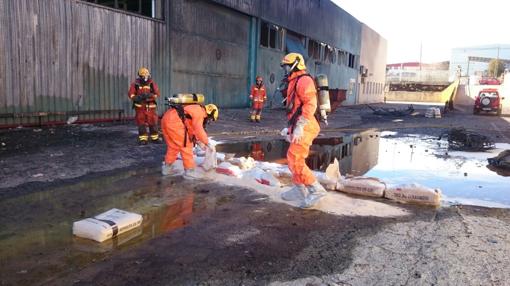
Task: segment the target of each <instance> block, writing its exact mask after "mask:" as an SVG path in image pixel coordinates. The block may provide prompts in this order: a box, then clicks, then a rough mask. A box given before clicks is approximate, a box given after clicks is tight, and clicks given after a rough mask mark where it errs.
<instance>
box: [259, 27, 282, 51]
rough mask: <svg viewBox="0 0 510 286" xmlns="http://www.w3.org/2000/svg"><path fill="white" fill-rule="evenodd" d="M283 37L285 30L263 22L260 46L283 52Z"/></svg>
mask: <svg viewBox="0 0 510 286" xmlns="http://www.w3.org/2000/svg"><path fill="white" fill-rule="evenodd" d="M283 35H284V29H283V28H280V27H278V26H276V25H273V24H270V23H267V22H262V24H261V27H260V45H261V46H263V47H266V48H272V49H277V50H280V51H281V50H282V49H283Z"/></svg>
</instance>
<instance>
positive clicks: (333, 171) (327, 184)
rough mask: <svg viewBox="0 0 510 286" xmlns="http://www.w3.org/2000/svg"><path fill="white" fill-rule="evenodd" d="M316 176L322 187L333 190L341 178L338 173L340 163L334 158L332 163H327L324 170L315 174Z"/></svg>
mask: <svg viewBox="0 0 510 286" xmlns="http://www.w3.org/2000/svg"><path fill="white" fill-rule="evenodd" d="M316 177H317V180H318V181H319V183H321V184H322V185H323V186H324V188H326V189H327V190H330V191H334V190H335V189H336V184H337V182H338V181H339V180H340V179H341V178H342V176H341V175H340V164H339V163H338V160H337V159H336V158H335V160H334V161H333V163H331V164H329V166H328V167H327V168H326V172H324V173H320V174H317V176H316Z"/></svg>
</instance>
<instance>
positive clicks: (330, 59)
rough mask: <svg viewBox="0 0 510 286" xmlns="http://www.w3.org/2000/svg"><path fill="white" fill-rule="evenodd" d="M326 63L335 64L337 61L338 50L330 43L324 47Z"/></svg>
mask: <svg viewBox="0 0 510 286" xmlns="http://www.w3.org/2000/svg"><path fill="white" fill-rule="evenodd" d="M323 61H324V62H325V63H330V64H334V63H335V62H336V51H335V48H333V47H332V46H330V45H325V47H324V60H323Z"/></svg>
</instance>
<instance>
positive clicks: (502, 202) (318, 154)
mask: <svg viewBox="0 0 510 286" xmlns="http://www.w3.org/2000/svg"><path fill="white" fill-rule="evenodd" d="M382 134H384V135H385V136H382V137H381V133H380V132H377V131H373V130H369V131H365V132H361V133H356V134H351V135H345V136H342V137H338V138H317V139H316V140H315V141H314V144H313V145H312V146H311V148H310V155H309V157H308V158H307V160H306V163H307V165H308V166H309V167H310V168H311V169H314V170H321V171H324V170H325V169H326V167H327V166H328V165H329V164H330V163H332V162H333V160H334V159H335V158H336V159H338V161H339V162H340V170H341V172H342V174H344V175H345V174H351V175H355V176H361V175H365V176H370V177H378V178H380V179H382V180H384V181H386V182H387V183H389V184H409V183H419V184H422V185H425V186H429V187H433V188H440V189H441V190H442V191H443V194H444V198H445V200H446V201H450V202H454V203H463V204H476V205H482V206H498V207H510V195H509V194H508V192H510V187H508V186H510V178H509V173H510V172H508V171H503V170H500V169H493V168H489V166H487V158H489V157H494V156H495V155H497V154H498V153H499V152H501V151H502V150H503V149H509V146H507V145H508V144H496V147H498V146H499V148H496V149H494V150H491V151H489V152H460V151H449V150H448V142H447V141H446V140H441V141H440V140H437V137H430V136H423V135H407V136H406V137H394V135H395V134H391V133H389V132H383V133H382ZM386 135H389V136H386ZM288 146H289V143H287V142H285V141H284V140H272V141H262V140H261V141H254V142H246V143H231V144H222V145H219V146H218V147H217V150H218V151H219V152H225V153H236V156H252V157H257V158H260V159H262V160H264V161H269V162H276V163H281V164H286V163H287V160H286V158H285V157H286V152H287V149H288Z"/></svg>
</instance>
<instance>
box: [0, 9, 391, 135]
mask: <svg viewBox="0 0 510 286" xmlns="http://www.w3.org/2000/svg"><path fill="white" fill-rule="evenodd" d="M0 20H1V23H2V29H0V37H1V38H2V39H3V41H1V42H0V62H1V63H2V65H1V66H0V68H1V70H0V80H1V81H2V82H3V83H4V85H5V86H4V88H3V89H2V90H1V91H0V125H1V126H4V127H5V126H17V125H20V124H21V125H29V124H50V123H59V122H65V121H66V120H67V118H69V117H70V116H78V118H79V122H91V121H103V120H113V119H117V118H125V117H131V116H133V111H132V109H131V103H130V101H129V100H128V98H127V89H128V86H129V83H130V82H131V81H132V80H133V79H134V78H135V77H136V70H137V68H138V67H140V66H147V67H148V68H149V69H150V70H151V73H152V76H153V78H154V80H155V81H156V82H157V83H158V84H159V86H160V89H161V92H162V95H163V96H169V95H171V94H174V93H179V92H194V93H203V94H205V95H206V99H207V101H208V102H214V103H216V104H217V105H218V106H220V107H222V108H242V107H247V106H248V103H249V102H248V90H249V86H250V85H251V84H252V83H253V82H254V79H255V76H256V75H262V76H263V77H264V79H265V83H266V86H267V89H268V96H269V99H270V101H269V103H268V105H270V106H271V107H279V106H281V94H280V93H279V92H278V91H277V88H278V86H279V84H280V81H281V79H282V77H283V72H282V70H281V68H280V67H279V62H280V60H281V58H282V57H283V55H284V54H286V53H287V52H300V53H302V54H303V55H304V56H305V57H306V64H307V66H308V68H309V71H310V73H311V74H313V75H316V74H318V73H325V74H327V75H328V77H329V82H330V95H331V98H332V99H333V100H334V101H335V102H336V103H337V104H338V103H340V102H342V104H345V105H349V104H357V103H364V102H375V101H380V98H382V97H381V96H380V94H381V93H380V91H381V85H383V84H384V72H385V65H386V54H385V53H386V41H385V40H384V39H383V38H381V37H380V35H379V34H377V33H376V32H375V31H373V30H372V29H370V28H368V27H366V26H365V25H364V24H363V23H361V22H360V21H358V20H357V19H355V18H354V17H353V16H351V15H350V14H348V13H347V12H345V11H344V10H342V9H341V8H340V7H338V6H336V5H335V4H334V3H333V2H331V1H330V0H292V1H290V0H282V1H269V0H265V1H261V0H242V1H239V0H87V1H81V0H4V1H1V2H0ZM362 47H363V53H362ZM371 51H375V52H371ZM361 63H365V64H361ZM361 66H363V68H361ZM367 67H369V68H367ZM367 69H368V70H369V75H370V77H371V78H372V79H373V80H370V81H369V80H368V79H367V81H366V82H367V83H369V84H370V86H371V87H370V88H369V89H367V90H370V91H371V92H370V93H364V94H362V96H361V97H360V93H359V90H360V89H362V88H363V84H365V76H368V75H367V74H365V76H362V74H363V72H364V71H366V70H367ZM158 108H159V113H160V114H162V113H163V112H164V110H165V106H164V104H163V99H160V102H159V107H158Z"/></svg>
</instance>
